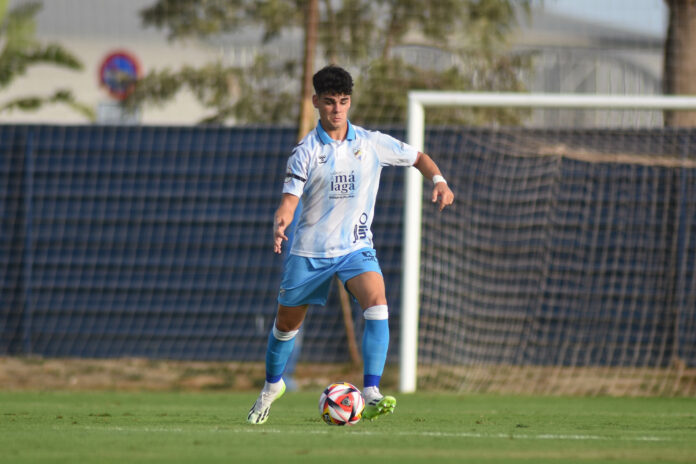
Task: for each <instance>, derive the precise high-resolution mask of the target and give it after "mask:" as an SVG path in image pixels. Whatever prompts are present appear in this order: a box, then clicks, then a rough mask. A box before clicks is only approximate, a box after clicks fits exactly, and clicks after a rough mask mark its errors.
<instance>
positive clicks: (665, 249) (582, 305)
mask: <svg viewBox="0 0 696 464" xmlns="http://www.w3.org/2000/svg"><path fill="white" fill-rule="evenodd" d="M564 98H565V97H564V96H562V95H560V96H555V97H554V96H544V95H536V96H535V95H527V96H521V95H508V96H505V95H485V94H483V95H482V94H473V95H471V94H447V93H438V92H412V93H411V94H410V102H411V106H410V123H409V124H410V125H409V140H410V141H411V142H412V143H414V144H416V145H417V146H419V147H421V148H424V149H425V151H426V152H428V153H432V154H433V155H434V156H435V157H436V159H437V161H438V163H439V164H440V166H441V168H442V170H443V172H444V173H445V175H446V176H447V178H448V181H449V183H450V185H451V187H452V189H453V190H454V192H455V195H456V200H455V205H454V206H453V207H452V208H451V210H449V211H446V212H444V213H438V212H437V211H436V210H435V209H434V208H432V207H431V205H430V204H429V201H428V199H427V196H428V194H429V191H430V189H429V187H426V188H425V189H424V190H425V192H423V193H421V191H420V190H419V187H420V185H419V181H418V180H417V176H415V177H411V178H410V181H408V182H410V185H409V184H408V183H407V191H409V190H410V189H414V190H417V192H416V193H415V196H416V197H417V198H415V199H414V198H413V197H410V198H409V201H410V203H411V204H412V205H413V208H410V207H409V206H407V207H406V211H407V214H406V216H407V219H406V224H405V229H404V231H405V235H406V241H405V244H404V254H405V257H404V261H405V263H410V265H409V264H406V265H405V271H404V286H403V290H402V332H401V349H400V353H401V378H400V382H401V389H402V390H403V391H413V390H415V389H416V388H418V389H429V390H433V389H434V390H448V391H451V390H454V391H479V392H480V391H485V392H538V393H546V394H553V393H564V394H572V393H582V394H598V393H608V394H648V393H649V394H654V393H663V394H669V393H674V392H677V391H680V390H681V391H683V389H684V388H685V385H687V386H686V388H693V385H694V375H693V368H694V367H696V350H695V348H694V347H695V346H696V343H695V342H696V338H694V334H695V333H696V273H695V272H694V262H695V260H694V258H695V257H696V256H695V254H696V234H695V232H696V155H695V154H694V149H693V143H694V140H695V137H696V133H695V132H694V131H693V130H691V129H667V128H662V127H658V126H661V120H660V118H661V114H662V110H668V109H686V108H689V107H691V108H693V105H694V103H695V100H694V99H692V98H684V99H681V98H678V97H666V98H665V97H645V98H632V97H611V98H603V97H601V96H592V97H582V96H577V97H568V98H567V99H564ZM429 105H430V106H452V105H461V106H471V107H475V106H507V107H516V106H517V107H530V108H534V107H536V108H574V109H573V110H572V111H578V110H582V109H583V108H590V107H592V108H599V109H600V110H603V113H602V112H601V111H598V112H597V114H603V115H604V116H603V117H609V118H610V121H611V123H612V124H608V125H610V126H615V125H616V121H617V120H622V118H623V120H628V121H630V123H629V124H626V125H625V127H611V128H606V126H607V124H604V123H601V124H602V126H603V127H600V128H598V127H587V128H578V127H572V126H571V127H552V128H548V127H546V128H539V127H517V128H470V127H467V128H460V127H459V128H449V127H428V126H426V127H427V131H424V130H423V126H422V124H423V121H424V120H426V121H427V112H428V108H429ZM628 109H631V110H634V109H640V110H641V111H639V113H641V112H642V116H640V117H629V116H626V114H625V113H627V112H629V111H628ZM533 111H536V110H533ZM646 111H648V112H652V113H653V116H652V120H653V121H655V119H657V122H656V123H655V122H653V123H650V122H649V121H650V119H651V118H647V119H646V118H645V112H646ZM617 114H621V116H620V117H617V116H616V115H617ZM424 115H425V118H424ZM608 115H609V116H608ZM532 119H533V118H532ZM646 121H648V122H646ZM424 134H426V135H425V136H424ZM415 174H417V172H416V173H415ZM421 205H422V206H421ZM421 215H422V227H418V221H419V219H420V216H421ZM409 216H410V217H411V219H412V220H415V221H416V222H414V223H409V219H408V217H409ZM421 231H422V232H421ZM420 233H422V236H421V235H420ZM409 253H412V255H411V256H410V257H409V256H408V254H409ZM411 271H415V272H411ZM689 386H690V387H689Z"/></svg>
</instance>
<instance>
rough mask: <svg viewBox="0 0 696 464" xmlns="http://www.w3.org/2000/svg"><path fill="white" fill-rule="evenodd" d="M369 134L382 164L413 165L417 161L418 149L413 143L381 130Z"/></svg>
mask: <svg viewBox="0 0 696 464" xmlns="http://www.w3.org/2000/svg"><path fill="white" fill-rule="evenodd" d="M369 134H370V140H371V142H372V144H373V146H374V147H375V150H376V151H377V156H378V157H379V163H380V164H381V165H382V166H413V163H415V162H416V159H417V158H418V150H416V149H415V148H414V147H412V146H411V145H409V144H407V143H405V142H402V141H401V140H398V139H395V138H394V137H392V136H390V135H387V134H383V133H381V132H377V131H371V132H370V133H369Z"/></svg>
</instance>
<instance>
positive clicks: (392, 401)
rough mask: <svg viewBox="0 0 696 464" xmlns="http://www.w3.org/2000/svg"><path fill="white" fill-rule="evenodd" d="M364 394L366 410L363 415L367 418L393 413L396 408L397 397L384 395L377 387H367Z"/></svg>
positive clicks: (372, 418) (373, 418)
mask: <svg viewBox="0 0 696 464" xmlns="http://www.w3.org/2000/svg"><path fill="white" fill-rule="evenodd" d="M363 396H364V397H365V410H364V411H363V413H362V416H363V417H364V418H365V419H369V420H375V419H377V418H378V417H379V416H383V415H385V414H392V413H393V412H394V409H395V408H396V398H394V397H393V396H382V394H381V393H380V392H379V389H377V388H376V387H369V388H366V389H365V390H364V392H363Z"/></svg>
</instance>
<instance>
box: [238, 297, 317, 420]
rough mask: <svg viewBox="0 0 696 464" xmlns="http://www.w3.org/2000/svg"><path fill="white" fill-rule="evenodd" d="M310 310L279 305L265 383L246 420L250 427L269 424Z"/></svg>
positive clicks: (269, 336)
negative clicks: (285, 371)
mask: <svg viewBox="0 0 696 464" xmlns="http://www.w3.org/2000/svg"><path fill="white" fill-rule="evenodd" d="M307 307H308V305H300V306H284V305H281V304H279V305H278V313H277V314H276V319H275V322H274V323H273V329H272V330H271V333H270V334H269V335H268V345H267V348H266V382H265V383H264V386H263V389H262V390H261V393H260V394H259V396H258V398H257V399H256V402H255V403H254V405H253V406H252V407H251V410H249V415H248V416H247V421H248V422H249V423H251V424H263V423H264V422H266V420H267V419H268V413H269V411H270V409H271V404H272V403H273V402H274V401H275V400H277V399H278V398H280V397H281V396H283V393H285V382H284V381H283V371H284V370H285V365H286V364H287V362H288V359H289V358H290V355H291V354H292V349H293V347H294V345H295V337H296V336H297V333H298V331H299V329H300V326H302V321H304V318H305V315H306V314H307Z"/></svg>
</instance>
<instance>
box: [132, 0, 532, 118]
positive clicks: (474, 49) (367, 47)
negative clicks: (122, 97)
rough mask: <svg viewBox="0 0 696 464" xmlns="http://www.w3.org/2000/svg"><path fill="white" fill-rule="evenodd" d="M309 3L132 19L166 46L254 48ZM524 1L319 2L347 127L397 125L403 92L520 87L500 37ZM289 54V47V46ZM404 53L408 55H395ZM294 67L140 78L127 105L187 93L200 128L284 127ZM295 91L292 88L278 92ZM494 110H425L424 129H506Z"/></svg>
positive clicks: (246, 3)
mask: <svg viewBox="0 0 696 464" xmlns="http://www.w3.org/2000/svg"><path fill="white" fill-rule="evenodd" d="M309 1H310V0H195V1H192V0H157V1H156V2H155V3H154V4H153V5H152V6H151V7H149V8H147V9H145V10H143V11H142V19H143V22H144V24H145V25H150V26H155V27H158V28H163V29H166V30H167V31H168V38H169V40H171V41H179V40H185V39H191V38H194V39H202V40H206V39H211V38H214V37H220V36H223V35H224V34H228V33H231V32H235V31H237V30H239V29H241V28H243V27H244V28H248V27H251V26H255V27H259V28H260V29H261V31H262V37H263V41H264V43H268V42H269V41H271V40H273V39H275V38H277V37H279V36H280V34H281V33H282V32H284V31H286V30H291V29H293V28H294V29H296V30H297V29H301V28H304V27H306V24H307V21H306V18H305V17H304V13H305V11H307V3H308V2H309ZM530 3H531V0H439V1H437V2H433V1H431V0H351V1H348V0H320V2H319V27H318V43H317V47H318V53H319V55H318V56H323V57H324V58H325V61H326V62H328V63H338V64H341V65H343V66H345V67H347V68H349V69H350V70H351V71H353V74H354V77H355V78H356V92H355V93H356V97H355V99H354V109H353V111H352V116H351V117H352V119H353V120H355V121H356V122H361V123H371V124H391V123H402V122H403V120H404V118H405V116H406V110H405V109H406V104H407V96H406V91H407V90H408V89H412V88H419V89H447V90H498V91H515V90H521V89H522V87H523V86H522V83H521V81H520V78H519V76H520V74H521V73H520V71H522V70H524V69H527V67H528V63H526V62H525V61H524V60H523V59H521V58H517V57H513V56H510V55H509V54H508V53H507V50H506V38H507V37H508V35H509V32H510V31H511V30H512V28H513V27H514V26H515V25H516V20H517V17H518V14H519V13H520V12H525V11H528V10H529V8H530ZM298 46H299V45H298ZM406 47H408V49H410V50H411V51H415V52H416V53H415V54H414V53H405V50H406ZM301 68H302V62H301V60H292V59H276V60H272V59H270V57H269V56H268V55H263V54H259V55H258V58H257V60H256V61H255V62H254V63H253V64H252V65H251V66H250V67H249V68H247V69H242V68H238V67H233V66H225V65H223V64H222V63H217V64H212V65H208V66H204V67H200V68H192V67H188V66H184V67H182V68H181V69H180V70H178V71H171V70H163V71H153V72H151V73H148V74H147V75H146V76H145V77H144V78H143V79H142V80H141V81H140V82H139V83H138V84H137V85H136V89H135V92H134V93H133V94H131V96H130V97H129V98H128V99H127V100H126V104H127V105H137V104H142V103H155V104H162V103H165V102H166V101H168V100H169V99H171V98H172V97H173V96H174V95H176V93H178V92H179V91H180V90H181V89H182V88H184V87H187V88H189V89H190V90H191V91H192V92H193V94H194V95H196V97H198V99H199V101H200V102H201V103H202V104H203V106H204V107H206V108H209V109H210V110H211V114H210V116H209V117H207V118H206V119H205V120H204V121H203V122H217V123H219V122H223V121H226V120H229V119H233V120H234V121H236V122H247V123H254V122H266V123H292V122H295V121H296V120H297V116H298V112H299V107H300V92H299V88H300V87H299V86H295V87H292V86H288V83H289V82H295V83H298V82H299V81H298V79H299V76H300V75H301V73H302V69H301ZM288 88H295V89H296V90H288ZM518 114H519V113H517V112H506V111H504V110H486V111H484V110H481V111H476V112H474V111H470V110H469V111H464V110H459V111H455V112H452V111H429V112H428V120H429V122H435V123H454V122H472V120H473V119H475V120H477V121H479V122H491V121H495V122H498V123H510V122H514V121H515V120H516V118H517V117H518V116H517V115H518Z"/></svg>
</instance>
